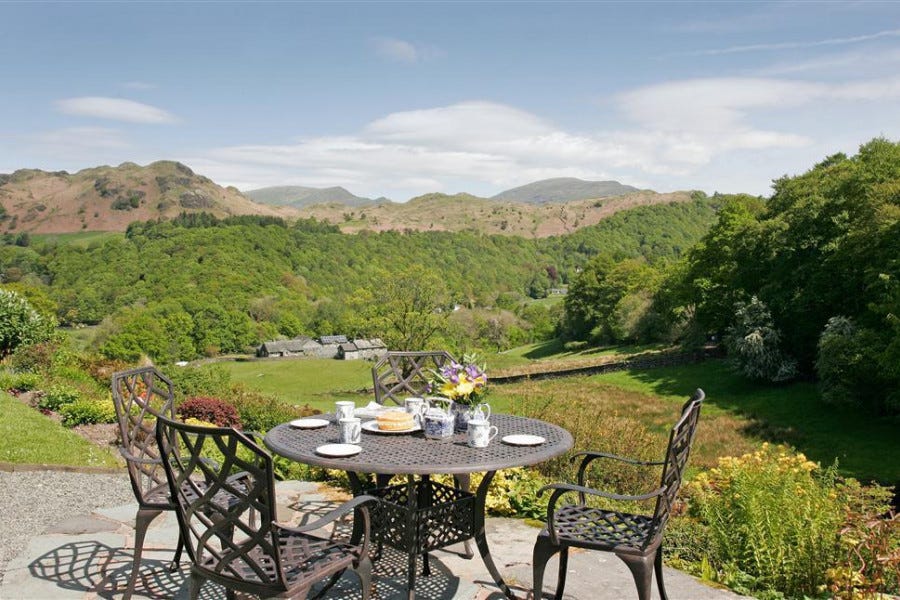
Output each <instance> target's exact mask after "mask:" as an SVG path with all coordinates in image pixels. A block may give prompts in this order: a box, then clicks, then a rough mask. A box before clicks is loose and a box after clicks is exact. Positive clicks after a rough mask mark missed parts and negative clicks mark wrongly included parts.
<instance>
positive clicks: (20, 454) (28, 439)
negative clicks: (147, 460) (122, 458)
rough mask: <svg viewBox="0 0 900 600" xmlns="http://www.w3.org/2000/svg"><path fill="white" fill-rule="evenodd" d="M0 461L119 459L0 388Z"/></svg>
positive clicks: (96, 462) (112, 463)
mask: <svg viewBox="0 0 900 600" xmlns="http://www.w3.org/2000/svg"><path fill="white" fill-rule="evenodd" d="M0 414H2V415H3V418H2V419H0V461H3V462H11V463H18V464H53V465H88V466H98V467H116V466H118V465H119V463H118V462H117V461H116V458H115V457H114V456H113V455H112V454H111V453H110V452H109V451H108V450H106V449H105V448H100V447H98V446H96V445H94V444H92V443H90V442H89V441H87V440H86V439H84V438H82V437H81V436H79V435H78V434H77V433H75V432H74V431H69V430H68V429H66V428H65V427H63V426H62V425H60V424H59V423H57V422H56V421H53V420H52V419H49V418H47V417H45V416H44V415H42V414H41V413H40V412H38V411H36V410H34V409H33V408H29V407H28V406H26V405H24V404H23V403H21V402H19V401H18V400H16V399H15V398H13V397H11V396H9V395H8V394H6V393H3V392H0Z"/></svg>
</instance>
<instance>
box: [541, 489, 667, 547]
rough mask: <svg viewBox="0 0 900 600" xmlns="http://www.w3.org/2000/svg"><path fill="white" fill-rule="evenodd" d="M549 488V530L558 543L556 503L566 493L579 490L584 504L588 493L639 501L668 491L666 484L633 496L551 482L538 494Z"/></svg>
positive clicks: (615, 498)
mask: <svg viewBox="0 0 900 600" xmlns="http://www.w3.org/2000/svg"><path fill="white" fill-rule="evenodd" d="M547 490H553V494H551V496H550V501H549V502H548V503H547V532H548V533H549V534H550V541H551V542H552V543H553V544H558V543H559V540H558V538H557V536H556V527H555V526H554V522H553V521H554V519H553V515H554V513H555V512H556V503H557V502H558V501H559V499H560V498H561V497H562V496H564V495H565V494H568V493H571V492H577V493H578V497H579V499H580V500H581V503H582V504H584V503H585V495H586V494H590V495H592V496H600V497H601V498H609V499H610V500H623V501H634V502H639V501H641V500H650V499H651V498H656V497H657V496H659V495H660V494H662V493H663V492H665V491H666V486H662V487H659V488H657V489H655V490H653V491H652V492H648V493H646V494H640V495H637V496H633V495H628V494H613V493H610V492H604V491H602V490H595V489H593V488H588V487H584V486H582V485H572V484H570V483H551V484H550V485H545V486H544V487H542V488H541V489H539V490H538V495H539V496H540V495H542V494H543V493H544V492H546V491H547Z"/></svg>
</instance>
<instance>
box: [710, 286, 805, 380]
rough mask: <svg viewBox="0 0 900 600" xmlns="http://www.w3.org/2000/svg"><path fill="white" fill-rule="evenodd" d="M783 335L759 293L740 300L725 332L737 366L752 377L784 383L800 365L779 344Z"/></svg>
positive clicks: (732, 358) (730, 351) (732, 357)
mask: <svg viewBox="0 0 900 600" xmlns="http://www.w3.org/2000/svg"><path fill="white" fill-rule="evenodd" d="M780 341H781V334H780V333H779V332H778V330H777V329H775V327H774V325H773V323H772V314H771V313H770V312H769V309H768V308H766V305H765V304H763V303H762V302H761V301H760V300H759V299H758V298H757V297H756V296H754V297H753V298H751V299H750V301H749V302H746V303H745V302H738V303H737V305H736V306H735V310H734V323H733V324H732V325H731V326H730V327H729V328H728V331H727V332H726V334H725V338H724V342H725V347H726V348H727V349H728V354H729V356H731V360H732V362H733V364H734V366H735V368H736V369H737V370H738V371H739V372H741V373H743V374H744V375H745V376H747V377H749V378H750V379H759V380H763V381H771V382H781V381H787V380H789V379H792V378H793V377H795V376H796V375H797V364H796V362H795V361H794V360H792V359H791V358H789V357H787V356H785V355H784V353H783V352H782V351H781V348H780V347H779V345H780Z"/></svg>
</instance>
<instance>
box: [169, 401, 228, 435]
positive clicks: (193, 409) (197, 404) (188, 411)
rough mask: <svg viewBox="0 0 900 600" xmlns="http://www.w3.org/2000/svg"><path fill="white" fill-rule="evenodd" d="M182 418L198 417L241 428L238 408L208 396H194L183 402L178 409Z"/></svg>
mask: <svg viewBox="0 0 900 600" xmlns="http://www.w3.org/2000/svg"><path fill="white" fill-rule="evenodd" d="M177 413H178V416H179V417H180V418H181V419H198V420H200V421H204V422H206V423H214V424H216V425H218V426H219V427H234V428H235V429H240V428H241V417H240V416H239V415H238V412H237V409H235V407H233V406H232V405H230V404H228V403H227V402H225V401H224V400H220V399H218V398H211V397H208V396H194V397H193V398H188V399H187V400H185V401H184V402H182V403H181V404H180V405H179V406H178V409H177Z"/></svg>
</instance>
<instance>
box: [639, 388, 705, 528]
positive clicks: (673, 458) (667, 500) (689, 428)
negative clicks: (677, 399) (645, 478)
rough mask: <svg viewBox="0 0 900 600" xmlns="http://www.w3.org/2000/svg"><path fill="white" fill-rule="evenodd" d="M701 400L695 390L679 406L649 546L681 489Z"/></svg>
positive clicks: (700, 392) (665, 520)
mask: <svg viewBox="0 0 900 600" xmlns="http://www.w3.org/2000/svg"><path fill="white" fill-rule="evenodd" d="M704 398H706V394H704V393H703V390H701V389H697V391H695V392H694V394H693V395H692V396H691V398H690V399H689V400H688V401H687V402H685V403H684V406H682V407H681V417H680V418H679V419H678V422H677V423H675V426H674V427H672V432H671V433H670V434H669V447H668V449H667V450H666V460H665V464H664V465H663V471H662V479H661V481H660V483H661V485H663V486H665V488H666V489H665V491H664V492H663V493H662V494H661V495H660V496H659V497H658V498H657V500H656V509H655V510H654V512H653V522H652V524H651V527H652V533H651V535H649V536H648V538H647V540H648V543H650V542H652V541H653V540H654V539H656V538H658V537H659V536H661V535H662V532H663V530H664V529H665V527H666V523H667V522H668V520H669V515H670V514H671V512H672V505H673V504H674V503H675V497H676V496H677V495H678V490H679V489H680V488H681V480H682V478H683V477H684V470H685V468H686V467H687V462H688V458H689V457H690V454H691V444H693V442H694V434H695V433H696V431H697V422H698V421H699V420H700V408H701V407H702V406H703V400H704Z"/></svg>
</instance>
